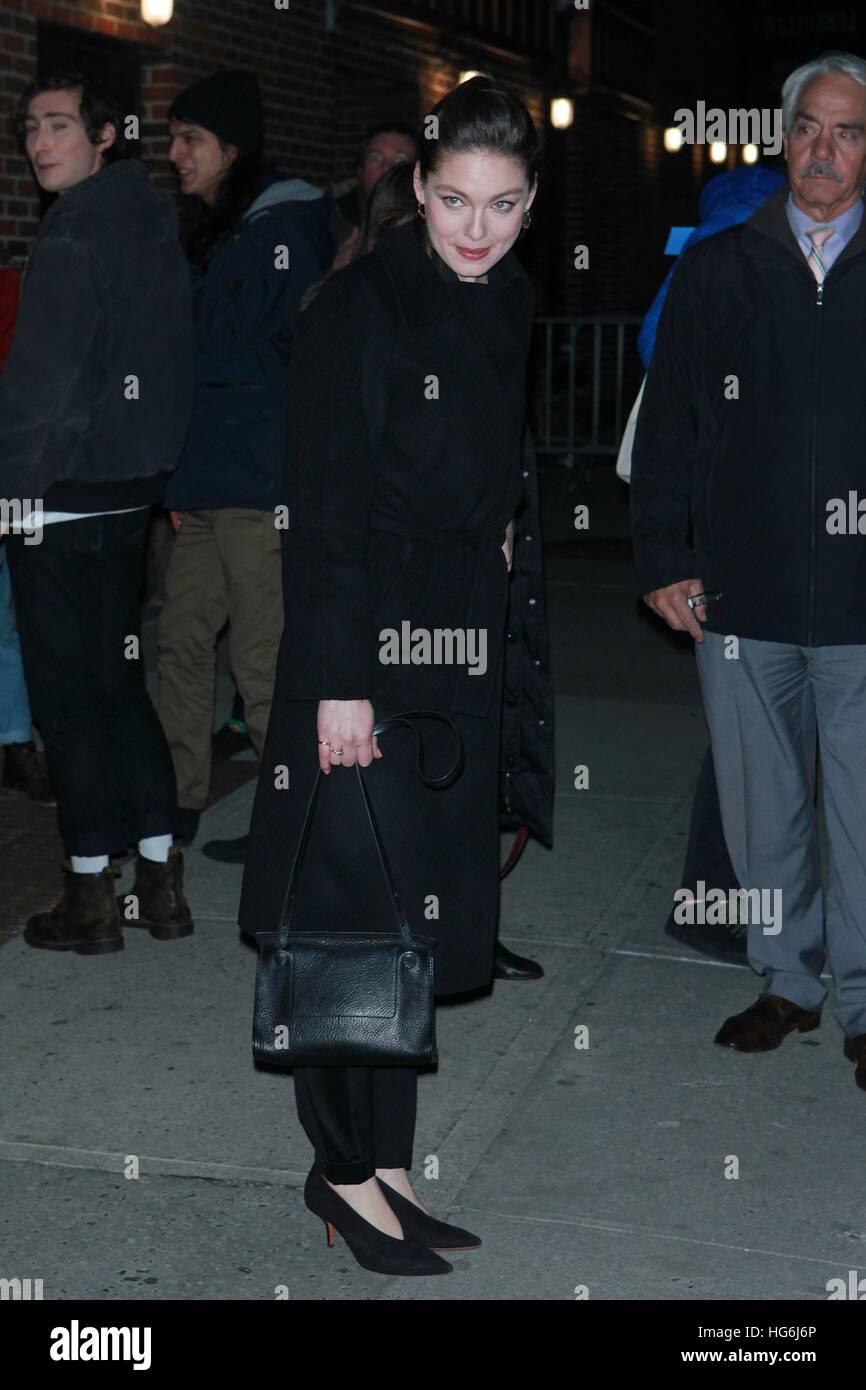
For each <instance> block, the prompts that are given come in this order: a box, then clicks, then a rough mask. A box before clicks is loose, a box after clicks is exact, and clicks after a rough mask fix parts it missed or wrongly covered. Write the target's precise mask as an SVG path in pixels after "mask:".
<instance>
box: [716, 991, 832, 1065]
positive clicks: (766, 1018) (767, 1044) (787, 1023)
mask: <svg viewBox="0 0 866 1390" xmlns="http://www.w3.org/2000/svg"><path fill="white" fill-rule="evenodd" d="M820 1022H821V1010H820V1009H801V1008H800V1005H799V1004H795V1003H794V1002H793V1001H792V1000H791V999H783V998H782V996H781V994H764V995H762V996H761V998H760V999H757V1000H756V1001H755V1003H754V1004H751V1005H750V1006H749V1008H748V1009H744V1010H743V1012H742V1013H741V1014H733V1015H732V1016H731V1017H730V1018H726V1019H725V1021H724V1023H723V1024H722V1026H721V1028H720V1029H719V1031H718V1033H717V1034H716V1036H715V1039H714V1041H715V1042H716V1043H718V1045H719V1047H734V1048H736V1050H737V1051H738V1052H771V1051H772V1050H773V1048H774V1047H781V1045H782V1043H783V1042H784V1040H785V1038H786V1037H787V1036H788V1034H789V1033H793V1032H795V1031H796V1032H797V1033H811V1031H812V1029H813V1028H817V1027H818V1025H819V1023H820Z"/></svg>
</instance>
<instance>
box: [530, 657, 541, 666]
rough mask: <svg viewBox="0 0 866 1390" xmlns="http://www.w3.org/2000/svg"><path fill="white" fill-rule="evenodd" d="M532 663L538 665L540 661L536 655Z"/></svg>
mask: <svg viewBox="0 0 866 1390" xmlns="http://www.w3.org/2000/svg"><path fill="white" fill-rule="evenodd" d="M532 664H533V666H540V665H541V662H540V661H539V659H538V657H536V658H535V660H534V661H533V663H532Z"/></svg>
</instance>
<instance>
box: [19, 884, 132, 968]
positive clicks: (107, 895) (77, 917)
mask: <svg viewBox="0 0 866 1390" xmlns="http://www.w3.org/2000/svg"><path fill="white" fill-rule="evenodd" d="M61 873H62V874H63V896H62V897H61V899H60V901H59V903H55V905H54V907H52V908H51V910H50V912H37V913H36V914H35V916H33V917H31V918H30V920H29V921H28V923H27V926H26V927H25V928H24V940H25V941H26V942H27V944H28V946H37V947H39V948H40V949H42V950H46V951H75V953H76V954H77V955H79V956H104V955H107V954H108V952H109V951H122V950H123V927H122V923H121V919H120V913H119V912H118V910H117V901H116V899H115V896H114V880H113V878H112V876H111V874H110V873H109V872H108V870H107V869H103V870H102V871H101V873H98V874H74V873H73V872H72V870H71V869H68V868H66V867H65V866H64V868H63V869H62V870H61Z"/></svg>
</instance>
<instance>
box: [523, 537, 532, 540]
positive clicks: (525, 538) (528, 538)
mask: <svg viewBox="0 0 866 1390" xmlns="http://www.w3.org/2000/svg"><path fill="white" fill-rule="evenodd" d="M523 539H524V540H525V541H531V540H532V537H531V536H524V537H523Z"/></svg>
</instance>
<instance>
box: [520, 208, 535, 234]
mask: <svg viewBox="0 0 866 1390" xmlns="http://www.w3.org/2000/svg"><path fill="white" fill-rule="evenodd" d="M520 225H521V227H523V229H524V231H528V230H529V228H530V227H531V226H532V213H531V212H530V211H529V208H527V209H526V212H525V213H524V214H523V218H522V219H521V223H520Z"/></svg>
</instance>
